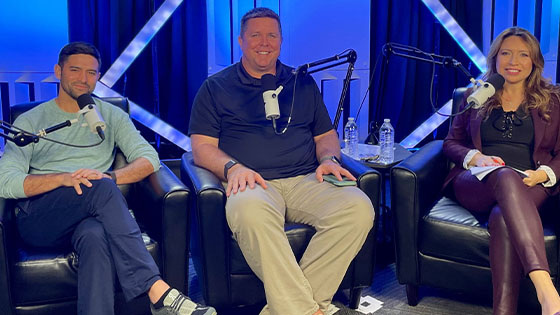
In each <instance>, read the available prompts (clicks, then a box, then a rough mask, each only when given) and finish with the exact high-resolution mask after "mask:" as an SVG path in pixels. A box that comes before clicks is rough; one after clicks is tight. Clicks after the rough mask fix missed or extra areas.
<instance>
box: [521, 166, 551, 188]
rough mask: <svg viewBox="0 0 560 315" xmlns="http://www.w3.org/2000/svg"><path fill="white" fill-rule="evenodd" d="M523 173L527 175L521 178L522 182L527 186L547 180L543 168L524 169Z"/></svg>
mask: <svg viewBox="0 0 560 315" xmlns="http://www.w3.org/2000/svg"><path fill="white" fill-rule="evenodd" d="M525 173H527V175H528V176H527V177H525V178H523V183H524V184H525V185H527V186H529V187H533V186H535V185H538V184H540V183H544V182H546V181H548V175H546V172H545V171H543V170H537V171H533V170H526V171H525Z"/></svg>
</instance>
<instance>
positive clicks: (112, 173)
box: [103, 171, 117, 183]
mask: <svg viewBox="0 0 560 315" xmlns="http://www.w3.org/2000/svg"><path fill="white" fill-rule="evenodd" d="M103 174H107V175H109V176H111V179H112V180H113V181H114V182H115V183H116V182H117V175H116V174H115V172H113V171H107V172H105V173H103Z"/></svg>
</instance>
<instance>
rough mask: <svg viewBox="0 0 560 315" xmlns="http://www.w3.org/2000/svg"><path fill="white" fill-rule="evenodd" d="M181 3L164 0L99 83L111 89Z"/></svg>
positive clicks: (181, 0)
mask: <svg viewBox="0 0 560 315" xmlns="http://www.w3.org/2000/svg"><path fill="white" fill-rule="evenodd" d="M182 2H183V0H166V1H165V2H164V3H162V4H161V6H160V7H159V8H158V10H157V11H156V13H154V15H153V16H152V17H151V18H150V20H148V22H147V23H146V25H144V27H142V29H141V30H140V32H138V34H137V35H136V37H134V39H133V40H132V41H131V42H130V44H128V46H127V47H126V48H125V50H124V51H123V52H122V53H121V55H120V56H119V58H117V60H115V62H114V63H113V64H112V65H111V67H110V68H109V70H107V72H106V73H105V75H104V76H103V77H102V78H101V80H100V81H101V82H102V83H103V84H105V85H106V86H108V87H113V85H115V83H116V82H117V81H118V80H119V79H120V77H121V76H122V75H123V73H124V72H125V71H126V69H128V67H130V65H131V64H132V62H134V60H135V59H136V57H138V55H140V53H141V52H142V50H144V48H146V46H147V45H148V43H149V42H150V41H151V40H152V38H153V37H154V35H156V33H157V32H158V31H159V30H160V29H161V27H162V26H163V24H165V22H166V21H167V20H168V19H169V17H171V14H173V12H174V11H175V9H177V7H178V6H179V5H180V4H181V3H182Z"/></svg>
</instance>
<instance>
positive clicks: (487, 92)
mask: <svg viewBox="0 0 560 315" xmlns="http://www.w3.org/2000/svg"><path fill="white" fill-rule="evenodd" d="M504 82H505V79H504V77H502V75H501V74H499V73H494V74H493V75H491V76H490V77H489V78H488V80H487V81H486V82H484V83H483V84H482V85H481V86H480V87H478V88H477V89H476V90H474V92H473V93H472V94H471V95H469V97H467V103H468V104H469V107H471V106H472V108H474V109H477V108H480V106H482V104H484V103H485V102H486V101H487V100H488V99H489V98H491V97H492V96H493V95H494V94H496V91H498V90H500V89H501V88H502V87H503V86H504Z"/></svg>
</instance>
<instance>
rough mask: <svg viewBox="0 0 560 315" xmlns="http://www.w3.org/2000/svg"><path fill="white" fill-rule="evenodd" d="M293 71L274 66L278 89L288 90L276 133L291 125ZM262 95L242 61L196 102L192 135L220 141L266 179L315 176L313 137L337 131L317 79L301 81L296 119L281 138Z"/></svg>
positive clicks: (208, 82)
mask: <svg viewBox="0 0 560 315" xmlns="http://www.w3.org/2000/svg"><path fill="white" fill-rule="evenodd" d="M292 70H293V69H292V68H290V67H288V66H286V65H284V64H282V63H281V62H280V61H278V62H277V64H276V76H277V78H278V85H282V86H283V87H284V89H283V90H282V92H280V94H279V96H278V101H279V105H280V118H279V119H277V130H278V131H281V130H283V129H284V127H285V126H286V124H287V123H288V116H289V114H290V107H291V104H292V96H293V93H294V82H295V81H296V77H295V75H294V74H293V72H292ZM262 93H263V90H262V87H261V80H260V79H255V78H253V77H251V76H250V75H249V74H248V73H247V72H246V71H245V69H244V68H243V66H242V64H241V62H238V63H237V64H234V65H232V66H230V67H228V68H226V69H224V70H222V71H220V72H219V73H217V74H215V75H213V76H211V77H209V78H208V79H207V80H206V81H205V82H204V83H203V84H202V86H201V88H200V90H199V91H198V93H197V95H196V98H195V100H194V103H193V108H192V112H191V118H190V124H189V135H192V134H201V135H206V136H210V137H214V138H218V139H219V144H218V146H219V148H220V149H221V150H222V151H224V152H225V153H227V154H228V155H230V156H232V157H233V158H234V159H236V160H237V161H239V162H240V163H242V164H243V165H245V166H247V167H249V168H251V169H253V170H255V171H256V172H258V173H260V174H261V176H263V178H265V179H276V178H286V177H293V176H297V175H303V174H308V173H311V172H314V171H315V169H316V168H317V165H318V163H317V158H316V157H315V142H314V141H313V137H314V136H318V135H321V134H323V133H325V132H327V131H329V130H331V129H332V128H333V127H332V123H331V120H330V118H329V114H328V112H327V109H326V107H325V104H324V103H323V99H322V97H321V94H320V92H319V89H318V88H317V84H316V83H315V80H313V78H312V77H311V76H309V75H307V76H301V75H298V76H297V87H296V91H295V99H294V108H293V114H292V120H291V123H290V126H289V127H288V130H287V131H286V132H285V133H284V134H282V135H277V134H276V133H275V132H274V129H273V128H272V121H270V120H267V119H266V117H265V110H264V100H263V96H262ZM208 158H211V157H208Z"/></svg>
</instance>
